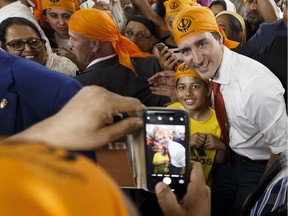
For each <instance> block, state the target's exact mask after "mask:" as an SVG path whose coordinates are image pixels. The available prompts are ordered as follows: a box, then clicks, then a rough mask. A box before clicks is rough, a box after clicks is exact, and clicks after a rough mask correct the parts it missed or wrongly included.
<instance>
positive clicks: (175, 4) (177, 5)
mask: <svg viewBox="0 0 288 216" xmlns="http://www.w3.org/2000/svg"><path fill="white" fill-rule="evenodd" d="M177 7H179V3H178V2H176V1H174V2H173V3H172V4H171V5H170V9H171V10H175V9H176V8H177Z"/></svg>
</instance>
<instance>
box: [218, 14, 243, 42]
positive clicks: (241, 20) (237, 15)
mask: <svg viewBox="0 0 288 216" xmlns="http://www.w3.org/2000/svg"><path fill="white" fill-rule="evenodd" d="M225 14H227V15H231V16H234V17H235V18H236V19H237V20H239V22H240V24H241V28H242V33H243V39H242V45H244V44H245V43H246V26H245V21H244V19H243V17H242V16H240V15H239V14H238V13H235V12H233V11H227V10H225V11H221V12H220V13H218V14H217V15H216V18H217V17H219V16H221V15H225Z"/></svg>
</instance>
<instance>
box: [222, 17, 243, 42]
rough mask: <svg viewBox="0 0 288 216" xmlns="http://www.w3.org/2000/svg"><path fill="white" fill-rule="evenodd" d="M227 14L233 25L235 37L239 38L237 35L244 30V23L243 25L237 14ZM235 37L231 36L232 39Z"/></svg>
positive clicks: (231, 25)
mask: <svg viewBox="0 0 288 216" xmlns="http://www.w3.org/2000/svg"><path fill="white" fill-rule="evenodd" d="M223 15H224V14H223ZM227 15H228V16H229V21H230V27H231V30H232V34H233V37H234V38H237V36H238V35H239V34H240V33H241V32H243V31H244V29H242V25H241V23H240V21H239V20H238V19H237V18H236V17H235V16H232V15H229V14H227ZM234 38H231V40H233V39H234Z"/></svg>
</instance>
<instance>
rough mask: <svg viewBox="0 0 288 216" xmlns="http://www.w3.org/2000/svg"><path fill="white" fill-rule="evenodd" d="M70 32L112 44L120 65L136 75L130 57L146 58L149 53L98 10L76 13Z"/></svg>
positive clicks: (70, 22) (71, 21) (70, 24)
mask: <svg viewBox="0 0 288 216" xmlns="http://www.w3.org/2000/svg"><path fill="white" fill-rule="evenodd" d="M68 25H69V31H71V32H75V33H77V34H81V35H84V36H85V37H88V38H90V39H94V40H99V41H107V42H111V43H112V45H113V48H114V51H115V53H116V54H117V55H118V58H119V62H120V64H122V65H124V66H125V67H128V68H129V69H131V70H132V71H133V72H134V73H135V69H134V67H133V65H132V63H131V60H130V57H138V58H146V57H148V56H149V54H148V53H144V52H141V50H140V48H139V47H138V46H137V45H136V44H134V43H133V42H131V41H130V40H129V39H128V38H126V37H124V36H122V35H121V33H120V30H119V28H118V27H117V25H116V23H115V22H114V21H113V19H112V18H111V17H110V16H109V15H108V14H107V13H105V12H103V11H101V10H97V9H82V10H79V11H77V12H75V13H74V14H73V15H72V16H71V18H70V20H69V23H68Z"/></svg>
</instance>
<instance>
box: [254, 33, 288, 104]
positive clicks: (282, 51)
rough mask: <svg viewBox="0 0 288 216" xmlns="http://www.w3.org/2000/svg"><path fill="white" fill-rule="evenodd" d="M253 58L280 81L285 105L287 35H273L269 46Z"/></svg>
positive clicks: (287, 77)
mask: <svg viewBox="0 0 288 216" xmlns="http://www.w3.org/2000/svg"><path fill="white" fill-rule="evenodd" d="M253 58H254V59H255V60H257V61H259V62H261V63H262V64H264V65H265V66H266V67H267V68H269V69H270V70H271V71H272V72H273V73H274V74H275V75H276V76H277V77H278V79H279V80H280V81H281V83H282V85H283V87H284V88H285V93H284V99H285V102H286V107H287V90H288V89H287V79H288V76H287V36H277V37H275V38H274V40H273V41H272V43H271V44H270V46H268V47H266V49H264V50H262V51H261V52H260V53H258V54H257V55H256V56H254V57H253Z"/></svg>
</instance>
